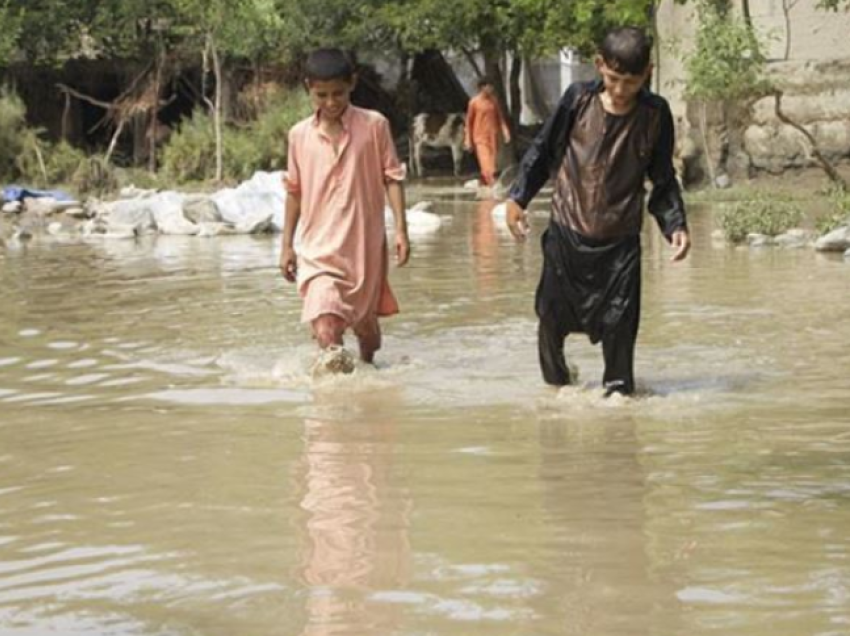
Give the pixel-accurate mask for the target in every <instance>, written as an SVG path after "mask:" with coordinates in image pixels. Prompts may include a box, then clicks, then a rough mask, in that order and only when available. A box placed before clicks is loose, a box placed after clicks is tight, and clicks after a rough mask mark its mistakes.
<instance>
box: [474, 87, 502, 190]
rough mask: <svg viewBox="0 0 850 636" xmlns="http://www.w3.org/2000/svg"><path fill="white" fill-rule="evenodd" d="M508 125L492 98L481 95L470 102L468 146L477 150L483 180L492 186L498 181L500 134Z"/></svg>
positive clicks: (476, 154)
mask: <svg viewBox="0 0 850 636" xmlns="http://www.w3.org/2000/svg"><path fill="white" fill-rule="evenodd" d="M506 129H507V125H506V124H505V120H504V118H503V117H502V110H501V109H500V108H499V105H498V104H497V103H496V100H495V99H493V98H492V97H489V96H487V95H484V94H481V93H479V94H478V95H476V96H475V97H473V98H472V99H471V100H469V107H468V108H467V110H466V133H465V134H466V145H467V146H471V147H473V148H474V149H475V156H476V158H477V159H478V167H479V169H480V170H481V180H482V181H483V182H484V184H485V185H492V184H493V183H494V182H495V180H496V158H497V157H498V153H499V132H500V131H505V130H506Z"/></svg>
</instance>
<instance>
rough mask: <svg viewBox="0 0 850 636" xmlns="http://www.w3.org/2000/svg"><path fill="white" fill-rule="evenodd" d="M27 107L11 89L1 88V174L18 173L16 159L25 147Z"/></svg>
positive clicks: (7, 176)
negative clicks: (24, 135)
mask: <svg viewBox="0 0 850 636" xmlns="http://www.w3.org/2000/svg"><path fill="white" fill-rule="evenodd" d="M26 112H27V111H26V107H25V106H24V102H23V100H21V98H20V97H18V95H17V94H16V93H14V92H12V91H11V90H10V89H8V88H6V87H3V88H2V89H0V176H2V177H6V178H10V177H13V176H15V174H16V165H15V164H16V160H17V158H18V155H20V153H21V150H22V148H23V142H24V139H23V131H24V130H25V129H26Z"/></svg>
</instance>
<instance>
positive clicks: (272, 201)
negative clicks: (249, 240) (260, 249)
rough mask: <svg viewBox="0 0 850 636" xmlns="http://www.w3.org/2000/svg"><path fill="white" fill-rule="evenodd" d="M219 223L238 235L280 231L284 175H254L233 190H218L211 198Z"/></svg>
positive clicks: (267, 173)
mask: <svg viewBox="0 0 850 636" xmlns="http://www.w3.org/2000/svg"><path fill="white" fill-rule="evenodd" d="M212 200H213V201H214V202H215V204H216V207H218V210H219V213H220V214H221V220H222V221H223V222H225V223H229V224H231V225H232V226H233V227H234V228H235V230H236V232H237V233H239V234H254V233H257V232H268V231H276V232H280V231H281V230H282V229H283V216H284V205H285V202H286V190H285V189H284V187H283V172H257V173H255V174H254V175H253V176H252V177H251V178H250V179H249V180H248V181H245V182H243V183H241V184H239V186H238V187H236V188H227V189H225V190H220V191H218V192H216V193H215V194H214V195H213V196H212Z"/></svg>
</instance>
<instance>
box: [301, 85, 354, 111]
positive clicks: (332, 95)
mask: <svg viewBox="0 0 850 636" xmlns="http://www.w3.org/2000/svg"><path fill="white" fill-rule="evenodd" d="M354 82H355V80H354V79H350V80H344V79H332V80H312V81H311V80H308V81H307V91H308V92H309V93H310V99H311V100H312V101H313V107H314V108H315V109H316V110H317V111H319V112H320V113H321V115H322V117H326V118H327V119H331V120H335V119H339V118H340V117H341V116H342V114H343V113H344V112H345V109H346V108H348V105H349V104H350V103H351V91H353V90H354Z"/></svg>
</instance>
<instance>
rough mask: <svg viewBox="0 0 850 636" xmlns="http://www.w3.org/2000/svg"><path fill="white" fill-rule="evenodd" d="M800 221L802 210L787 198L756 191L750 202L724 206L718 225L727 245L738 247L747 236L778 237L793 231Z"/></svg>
mask: <svg viewBox="0 0 850 636" xmlns="http://www.w3.org/2000/svg"><path fill="white" fill-rule="evenodd" d="M802 218H803V210H802V209H801V208H800V205H799V204H798V203H797V202H796V201H795V200H793V199H791V198H790V197H787V196H782V195H777V194H775V193H767V192H764V191H756V192H755V194H754V197H753V198H752V199H751V200H749V201H738V202H735V203H730V204H728V205H726V206H724V207H723V211H722V212H721V214H720V225H721V227H722V228H723V234H724V235H725V236H726V238H727V239H728V240H729V241H732V242H733V243H740V242H741V241H744V240H745V239H746V238H747V235H748V234H766V235H767V236H778V235H779V234H782V233H783V232H786V231H788V230H790V229H792V228H794V227H796V226H797V225H798V224H799V223H800V221H801V220H802Z"/></svg>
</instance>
